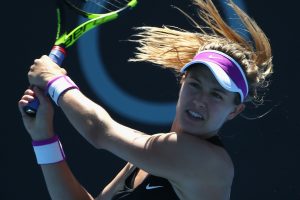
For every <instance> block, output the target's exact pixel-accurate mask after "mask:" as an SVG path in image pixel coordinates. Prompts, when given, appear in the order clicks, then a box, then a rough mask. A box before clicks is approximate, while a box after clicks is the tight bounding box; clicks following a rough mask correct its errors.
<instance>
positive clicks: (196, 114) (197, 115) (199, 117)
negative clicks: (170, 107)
mask: <svg viewBox="0 0 300 200" xmlns="http://www.w3.org/2000/svg"><path fill="white" fill-rule="evenodd" d="M186 113H187V114H188V116H189V117H190V118H192V119H194V120H201V121H203V120H204V116H203V114H202V113H200V112H196V111H192V110H187V111H186Z"/></svg>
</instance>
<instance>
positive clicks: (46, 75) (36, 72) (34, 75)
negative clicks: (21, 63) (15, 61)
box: [28, 55, 67, 89]
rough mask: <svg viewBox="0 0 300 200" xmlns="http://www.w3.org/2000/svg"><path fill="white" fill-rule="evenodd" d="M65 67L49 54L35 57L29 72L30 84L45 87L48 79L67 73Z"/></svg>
mask: <svg viewBox="0 0 300 200" xmlns="http://www.w3.org/2000/svg"><path fill="white" fill-rule="evenodd" d="M66 74H67V72H66V70H65V69H63V68H61V67H59V66H58V65H57V64H56V63H55V62H53V61H52V60H51V58H49V57H48V56H46V55H44V56H42V57H41V58H39V59H35V60H34V63H33V65H31V67H30V70H29V72H28V80H29V83H30V85H35V86H38V87H39V88H42V89H45V88H46V86H47V83H48V81H50V80H51V79H53V78H55V77H57V76H61V75H66Z"/></svg>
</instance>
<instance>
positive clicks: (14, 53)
mask: <svg viewBox="0 0 300 200" xmlns="http://www.w3.org/2000/svg"><path fill="white" fill-rule="evenodd" d="M214 2H215V3H216V5H217V6H218V8H220V10H221V13H222V15H224V17H227V18H228V19H231V22H230V23H232V22H233V25H234V26H235V25H236V24H234V23H235V22H237V21H236V16H230V15H228V14H229V13H228V10H227V9H225V8H224V5H225V4H224V1H223V0H215V1H214ZM236 2H237V3H238V4H240V5H241V6H243V7H244V8H245V9H246V11H247V13H248V14H249V15H250V16H251V17H253V18H254V19H255V20H256V22H257V23H258V24H259V25H260V26H261V27H262V29H263V30H264V31H265V33H266V35H267V36H268V37H269V39H270V41H271V45H272V49H273V56H274V75H273V77H272V79H271V85H270V88H269V90H268V91H267V94H266V102H265V105H263V106H261V107H260V108H258V109H253V108H252V107H249V108H248V109H247V110H246V111H245V113H244V115H245V116H247V117H250V118H257V119H255V120H249V119H245V117H239V118H237V119H236V120H234V121H232V122H229V123H228V124H226V125H225V127H224V128H223V130H222V132H221V136H222V138H223V141H224V143H225V145H226V147H227V149H228V151H229V153H230V155H231V156H232V159H233V162H234V164H235V179H234V183H233V186H232V194H231V199H232V200H240V199H243V200H253V199H256V200H265V199H272V200H299V199H300V189H299V188H300V183H299V178H300V172H299V169H300V161H299V155H300V150H299V149H300V147H299V144H300V142H299V139H300V136H299V134H300V126H299V122H298V120H299V117H298V116H299V115H298V113H299V111H300V109H299V103H298V97H299V95H298V92H299V88H298V89H297V87H299V83H298V84H297V83H296V80H299V78H298V73H299V72H300V69H299V62H298V60H297V59H298V58H299V55H298V47H299V45H300V42H299V37H298V29H299V28H298V26H299V21H298V19H299V13H298V12H299V11H298V6H297V2H295V1H292V0H285V1H272V0H264V1H260V0H251V1H250V0H244V1H241V0H240V1H236ZM5 4H7V5H5V6H4V7H3V8H2V12H1V16H2V28H1V38H2V48H3V49H2V51H1V52H2V53H1V58H2V59H1V60H2V63H3V64H2V66H1V69H2V78H1V85H2V90H1V93H2V95H1V96H2V97H1V104H2V111H3V113H4V115H3V116H2V118H1V119H2V120H1V127H2V131H1V132H2V134H1V140H0V143H1V144H0V148H1V149H0V159H1V163H0V180H1V187H0V199H1V200H2V199H3V200H15V199H32V200H36V199H39V200H40V199H43V200H44V199H45V200H47V199H50V198H49V195H48V192H47V189H46V186H45V183H44V180H43V176H42V173H41V170H40V168H39V166H38V165H37V164H36V160H35V156H34V153H33V149H32V146H31V140H30V137H29V136H28V134H27V133H26V131H25V129H24V127H23V124H22V121H21V116H20V114H19V112H18V108H17V102H18V100H19V98H20V97H21V95H22V94H23V92H24V90H25V89H26V88H27V87H28V82H27V71H28V69H29V67H30V65H31V64H32V63H33V60H34V59H35V58H38V57H40V56H41V55H43V54H48V53H49V51H50V49H51V47H52V44H53V41H54V37H55V33H56V16H55V11H54V3H53V2H51V1H38V0H31V1H18V2H17V5H16V2H14V1H10V2H6V3H5ZM171 5H175V6H177V7H179V8H181V9H182V10H184V11H186V12H188V13H191V16H193V17H194V18H195V19H197V18H196V15H195V14H196V12H195V11H194V7H193V6H192V4H191V2H190V1H188V0H164V1H161V0H152V1H146V0H144V1H143V0H140V2H139V5H138V7H137V8H136V9H135V10H134V12H132V13H131V14H129V15H128V17H127V18H120V19H118V20H117V21H113V22H111V23H109V24H105V25H103V26H101V27H100V28H99V29H97V30H94V31H91V32H89V33H88V34H87V35H86V36H84V37H83V38H81V39H80V41H79V42H78V43H77V44H76V45H75V46H73V47H71V48H70V49H69V50H68V55H67V58H66V60H65V62H64V63H63V66H64V67H65V68H66V69H67V70H68V73H69V75H70V76H71V77H72V79H73V80H74V81H75V82H76V83H77V84H78V86H79V87H80V88H81V91H83V93H84V94H86V95H87V96H88V97H90V98H91V99H92V100H94V101H95V102H97V103H99V104H101V105H103V106H104V107H105V108H106V109H107V110H108V111H109V112H110V114H111V115H112V117H113V118H115V119H116V120H117V121H119V122H121V123H123V124H125V125H128V126H130V127H132V128H135V129H139V130H141V131H144V132H146V133H149V134H153V133H157V132H167V131H168V130H169V128H170V120H172V114H173V113H174V109H175V108H174V105H175V101H176V98H177V94H178V89H179V85H178V80H177V79H176V77H175V76H174V75H173V74H172V73H171V72H170V71H167V70H162V69H160V68H159V67H157V66H152V65H150V64H148V63H128V62H127V60H128V59H129V58H130V57H132V56H133V51H134V48H135V44H134V43H131V42H128V41H127V40H128V39H130V36H131V35H132V34H134V33H137V32H136V31H135V30H134V29H133V27H139V26H142V25H147V26H162V25H172V26H178V27H181V28H184V29H187V30H190V31H195V29H194V28H193V26H192V25H191V23H190V22H189V21H188V20H187V19H186V17H184V16H183V15H182V14H181V13H180V12H179V11H178V10H176V9H174V8H172V7H171ZM9 8H13V9H11V10H10V9H9ZM192 13H193V14H192ZM75 20H76V21H77V20H79V19H75ZM240 28H241V27H240ZM104 83H105V84H106V85H104V86H103V84H104ZM153 106H155V107H157V109H152V108H153ZM56 111H57V112H56V115H55V130H56V132H57V134H59V135H60V137H61V140H62V144H63V146H64V150H65V153H66V155H67V162H68V163H69V166H70V168H71V169H72V171H73V173H74V174H75V176H76V177H77V179H78V180H79V181H80V182H81V184H82V185H83V186H84V187H85V188H86V189H87V190H88V191H89V192H90V193H91V194H92V195H94V196H95V195H97V194H98V193H99V192H100V191H101V190H102V188H103V187H104V186H105V185H106V184H107V183H108V182H109V181H110V180H111V179H112V177H114V176H115V175H116V173H117V172H118V171H119V170H120V169H121V168H122V167H123V165H124V164H125V161H123V160H121V159H120V158H118V157H116V156H115V155H112V154H111V153H109V152H106V151H103V150H97V149H94V148H93V147H92V146H91V145H89V144H88V143H87V142H86V141H85V140H84V139H83V138H82V137H81V136H80V135H79V134H78V133H77V132H76V131H75V130H74V128H73V127H72V126H70V124H69V122H68V121H67V120H66V118H65V117H64V115H63V114H62V112H61V111H60V109H59V108H56ZM268 111H271V112H269V113H268V114H267V115H264V116H263V117H259V118H258V116H261V115H263V114H264V113H266V112H268ZM158 112H160V113H162V114H161V115H159V116H157V117H155V118H154V117H153V116H156V113H158ZM195 156H197V155H195Z"/></svg>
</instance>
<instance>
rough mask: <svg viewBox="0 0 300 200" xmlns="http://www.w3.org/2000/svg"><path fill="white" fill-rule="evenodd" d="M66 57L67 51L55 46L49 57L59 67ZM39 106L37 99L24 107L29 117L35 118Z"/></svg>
mask: <svg viewBox="0 0 300 200" xmlns="http://www.w3.org/2000/svg"><path fill="white" fill-rule="evenodd" d="M65 55H66V51H65V49H64V48H63V47H60V46H53V48H52V50H51V52H50V54H49V57H50V58H51V59H52V61H53V62H55V63H56V64H58V65H61V64H62V62H63V60H64V59H65ZM39 105H40V102H39V100H38V98H36V97H35V98H34V99H33V100H32V101H30V102H29V103H28V104H27V105H26V106H24V108H23V109H24V111H25V113H26V114H27V115H29V116H30V117H35V115H36V112H37V110H38V107H39Z"/></svg>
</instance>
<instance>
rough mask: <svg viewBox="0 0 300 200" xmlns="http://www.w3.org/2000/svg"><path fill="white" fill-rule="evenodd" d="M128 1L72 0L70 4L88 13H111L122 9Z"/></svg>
mask: <svg viewBox="0 0 300 200" xmlns="http://www.w3.org/2000/svg"><path fill="white" fill-rule="evenodd" d="M129 2H130V0H72V4H73V5H75V6H76V7H78V8H80V9H82V10H84V11H85V12H89V13H105V12H113V11H116V10H119V9H122V8H124V7H125V6H127V4H128V3H129Z"/></svg>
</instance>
